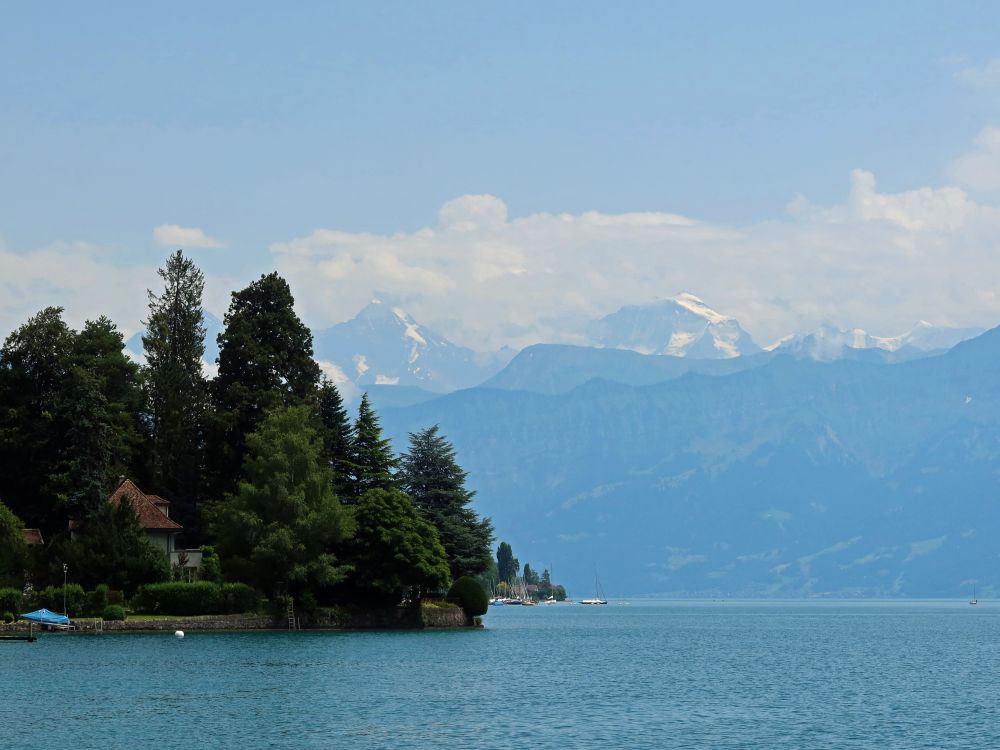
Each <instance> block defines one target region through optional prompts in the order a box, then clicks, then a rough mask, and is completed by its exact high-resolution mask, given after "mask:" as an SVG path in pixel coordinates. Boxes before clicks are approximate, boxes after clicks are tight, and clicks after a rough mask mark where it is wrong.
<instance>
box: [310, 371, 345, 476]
mask: <svg viewBox="0 0 1000 750" xmlns="http://www.w3.org/2000/svg"><path fill="white" fill-rule="evenodd" d="M317 401H318V407H319V421H320V424H321V425H322V434H323V458H324V459H325V461H326V463H327V465H328V466H329V467H330V468H331V469H333V486H334V489H335V490H336V491H337V494H338V495H341V496H343V495H344V494H345V490H346V488H347V480H346V477H347V476H348V474H349V466H350V450H351V443H352V442H353V440H354V427H353V426H352V425H351V419H350V417H349V416H348V415H347V409H346V408H344V399H343V398H342V397H341V395H340V391H338V390H337V386H336V385H334V384H333V382H331V381H330V380H328V379H327V377H326V376H325V375H324V376H323V378H322V379H321V380H320V384H319V393H318V398H317Z"/></svg>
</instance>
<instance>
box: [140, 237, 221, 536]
mask: <svg viewBox="0 0 1000 750" xmlns="http://www.w3.org/2000/svg"><path fill="white" fill-rule="evenodd" d="M157 273H158V274H159V276H160V278H161V279H163V284H164V288H163V292H162V293H161V294H156V293H155V292H153V291H152V290H150V291H149V292H148V295H149V318H148V319H147V320H146V321H145V326H146V333H145V335H144V336H143V337H142V344H143V347H144V348H145V350H146V369H145V372H146V395H147V403H148V409H149V414H150V442H151V456H150V462H151V466H150V473H151V483H152V486H153V487H154V488H155V489H156V491H157V492H158V493H159V494H162V495H163V496H165V497H167V498H169V499H170V500H171V503H172V509H173V513H174V515H175V517H176V518H177V520H178V521H179V522H180V523H181V524H182V525H183V526H184V528H185V537H186V539H187V541H188V543H195V542H196V541H197V537H198V527H199V523H198V513H197V503H198V500H199V497H200V493H201V489H202V482H203V473H204V463H205V459H204V427H205V417H206V412H207V408H208V404H207V397H208V391H207V384H206V382H205V378H204V375H203V373H202V359H203V358H204V355H205V324H204V321H205V318H204V312H203V310H202V295H203V293H204V289H205V277H204V274H203V273H202V272H201V271H200V270H199V269H198V267H197V266H196V265H195V264H194V261H192V260H191V259H190V258H186V257H184V254H183V253H182V252H181V251H180V250H178V251H177V252H175V253H174V254H172V255H171V256H169V257H168V258H167V262H166V265H165V267H164V268H161V269H160V270H159V271H158V272H157Z"/></svg>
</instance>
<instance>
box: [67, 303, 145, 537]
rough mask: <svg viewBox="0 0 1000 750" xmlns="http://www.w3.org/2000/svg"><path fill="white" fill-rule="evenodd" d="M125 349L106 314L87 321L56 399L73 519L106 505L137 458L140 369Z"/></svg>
mask: <svg viewBox="0 0 1000 750" xmlns="http://www.w3.org/2000/svg"><path fill="white" fill-rule="evenodd" d="M124 348H125V341H124V339H123V337H122V335H121V333H120V332H119V331H118V329H117V328H116V327H115V324H114V323H112V322H111V321H110V320H108V319H107V318H106V317H103V316H102V317H100V318H98V319H97V320H94V321H87V323H86V324H85V325H84V327H83V330H82V331H80V333H79V335H77V336H76V338H75V339H74V342H73V353H72V367H71V368H70V370H69V372H68V373H67V375H66V377H65V378H64V380H63V384H62V388H61V390H60V393H59V396H58V398H57V402H56V403H57V405H58V410H59V414H60V416H61V422H62V424H63V426H64V429H65V455H66V462H65V467H64V471H65V472H66V477H65V479H64V482H63V484H64V486H65V487H66V489H65V492H64V494H63V498H62V499H63V502H64V504H65V507H66V510H67V512H68V514H69V515H70V516H71V517H73V518H75V519H78V520H79V519H82V518H84V517H86V516H87V515H89V514H90V513H92V512H94V511H95V510H97V508H98V507H99V506H101V505H103V504H105V503H106V501H107V497H108V493H109V492H110V491H111V489H112V487H113V486H114V485H115V483H116V480H117V478H118V477H119V476H123V475H133V474H134V473H135V472H136V470H137V469H138V466H139V465H140V463H141V462H142V458H141V453H140V451H141V446H142V438H141V433H140V419H141V413H142V408H143V395H142V386H141V381H140V372H139V366H138V365H137V364H135V363H134V362H133V361H132V360H131V359H129V358H128V357H127V356H126V355H125V353H124V351H123V350H124Z"/></svg>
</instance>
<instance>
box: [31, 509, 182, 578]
mask: <svg viewBox="0 0 1000 750" xmlns="http://www.w3.org/2000/svg"><path fill="white" fill-rule="evenodd" d="M49 560H50V568H51V570H50V575H49V577H50V579H51V580H60V581H61V578H62V573H61V570H62V565H63V563H66V564H68V565H69V567H70V570H71V571H72V580H74V581H76V582H77V583H79V584H81V585H82V586H83V587H84V588H87V589H91V588H93V587H94V586H97V585H98V584H101V583H106V584H108V585H109V586H111V588H113V589H119V590H122V591H124V592H125V593H126V595H128V596H131V595H133V594H134V593H135V591H136V589H137V588H138V587H139V586H142V585H144V584H147V583H157V582H159V581H166V580H168V579H169V578H170V563H169V561H168V560H167V555H166V553H165V552H164V551H163V550H162V549H160V548H159V547H157V546H155V545H154V544H153V543H152V542H151V541H150V540H149V537H148V536H147V535H146V532H145V531H143V529H142V526H140V525H139V519H138V518H137V517H136V514H135V510H134V509H133V507H132V504H131V502H130V501H128V499H127V498H126V499H123V500H122V502H120V503H119V504H118V505H113V504H111V503H109V502H103V503H101V504H100V506H98V507H97V508H96V509H95V510H94V511H93V512H92V513H91V514H90V515H89V516H88V517H87V518H85V519H84V520H83V521H81V522H80V524H79V527H78V531H77V538H76V539H75V540H74V541H69V540H67V539H65V538H64V537H63V538H61V539H59V540H58V541H56V542H54V543H53V549H52V551H51V553H50V555H49Z"/></svg>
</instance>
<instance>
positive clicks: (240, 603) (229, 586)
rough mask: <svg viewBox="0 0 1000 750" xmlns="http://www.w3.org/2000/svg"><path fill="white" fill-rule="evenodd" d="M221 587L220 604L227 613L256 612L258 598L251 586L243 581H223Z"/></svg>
mask: <svg viewBox="0 0 1000 750" xmlns="http://www.w3.org/2000/svg"><path fill="white" fill-rule="evenodd" d="M221 589H222V605H223V607H224V609H225V611H226V613H228V614H239V613H240V612H256V611H257V606H258V605H259V603H260V599H259V598H258V596H257V592H256V591H254V590H253V587H252V586H247V585H246V584H245V583H224V584H222V586H221Z"/></svg>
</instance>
